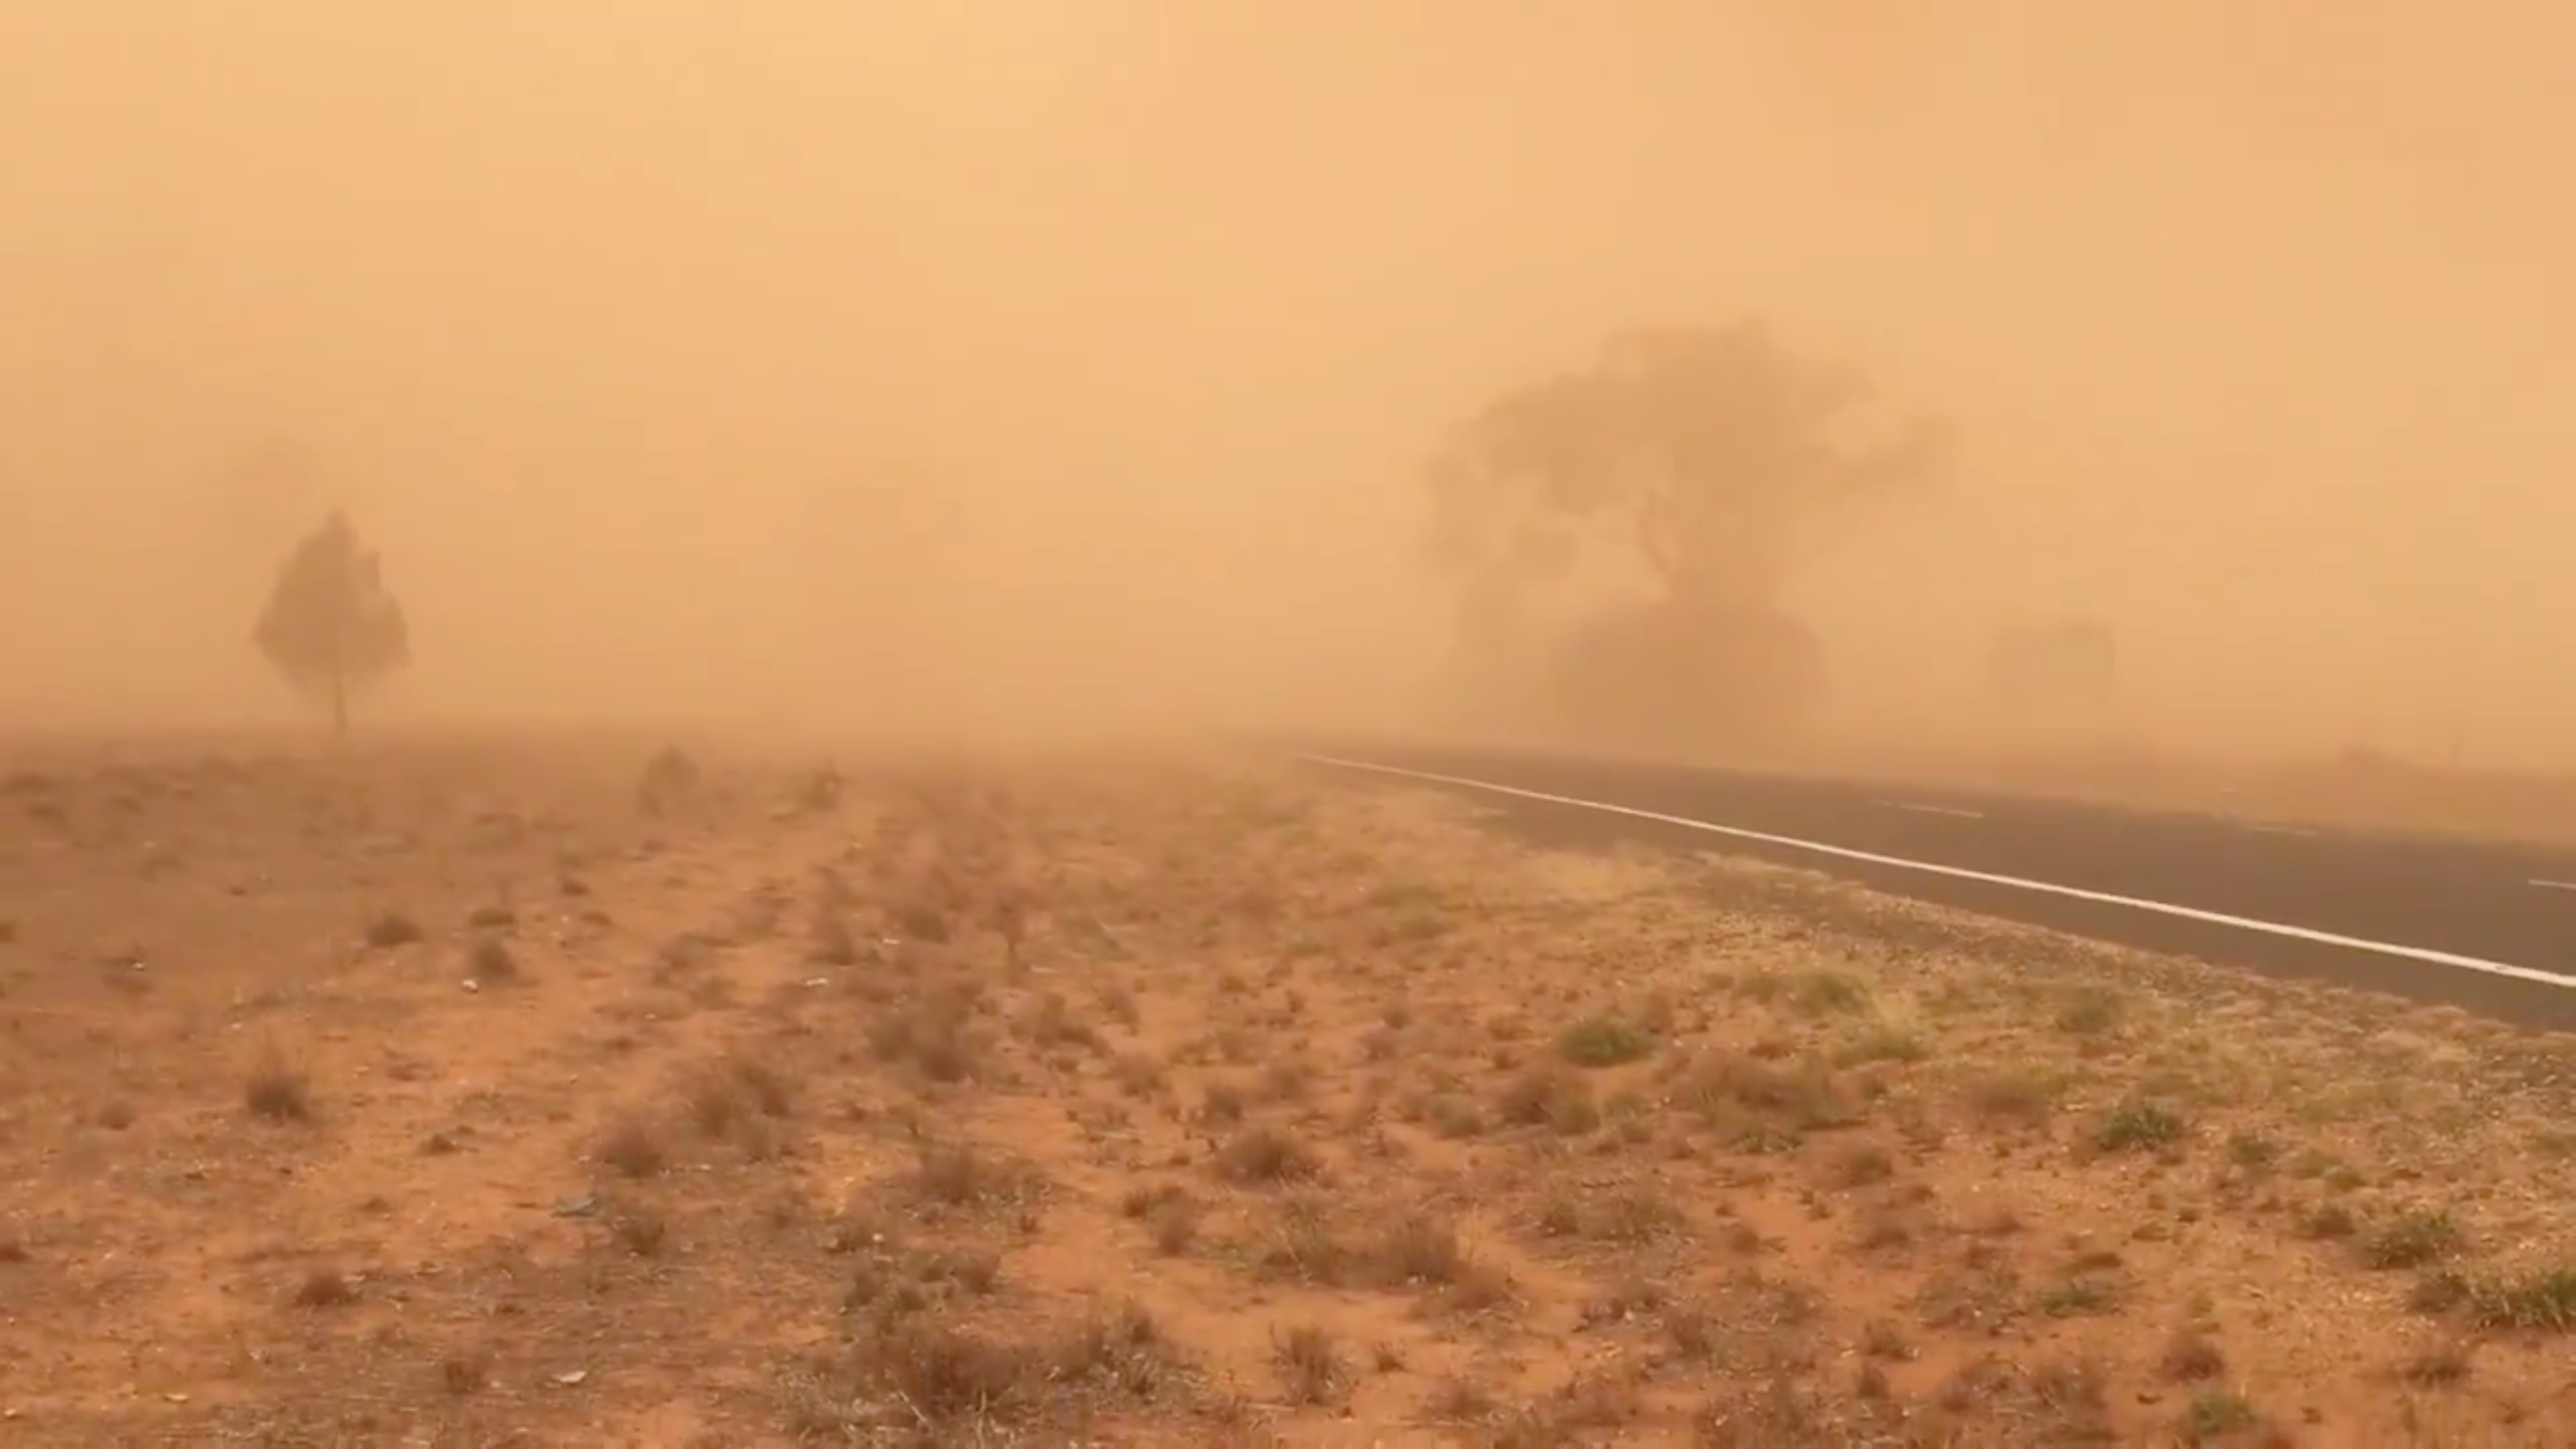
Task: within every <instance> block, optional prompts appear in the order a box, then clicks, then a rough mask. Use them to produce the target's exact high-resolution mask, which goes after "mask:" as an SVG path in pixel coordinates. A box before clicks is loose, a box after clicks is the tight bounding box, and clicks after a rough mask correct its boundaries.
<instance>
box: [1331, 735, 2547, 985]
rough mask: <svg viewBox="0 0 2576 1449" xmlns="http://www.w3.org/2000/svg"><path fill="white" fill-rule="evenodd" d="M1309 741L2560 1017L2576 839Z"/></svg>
mask: <svg viewBox="0 0 2576 1449" xmlns="http://www.w3.org/2000/svg"><path fill="white" fill-rule="evenodd" d="M1307 758H1308V759H1309V761H1310V762H1312V763H1315V764H1317V765H1319V766H1320V767H1324V768H1330V769H1333V770H1335V771H1337V772H1339V773H1344V774H1354V775H1360V776H1363V777H1365V776H1369V775H1372V774H1373V775H1375V777H1377V778H1382V779H1383V778H1402V779H1406V780H1409V781H1410V782H1411V783H1415V784H1431V785H1437V786H1439V787H1440V788H1444V789H1452V790H1461V791H1467V792H1469V793H1473V794H1476V795H1479V796H1481V797H1482V798H1484V799H1485V800H1486V801H1487V802H1488V803H1491V804H1496V805H1500V806H1504V807H1506V809H1507V813H1508V815H1509V816H1510V818H1511V819H1513V820H1514V821H1516V822H1518V824H1519V825H1520V826H1521V827H1522V828H1523V829H1525V830H1527V831H1529V832H1531V833H1532V834H1534V835H1537V836H1540V837H1543V838H1548V839H1551V840H1555V841H1571V842H1581V841H1594V840H1603V839H1612V838H1625V839H1638V840H1645V841H1651V842H1659V843H1665V844H1671V845H1677V846H1683V847H1687V848H1691V849H1697V850H1720V851H1725V852H1728V853H1733V854H1741V855H1750V856H1755V857H1758V858H1762V859H1766V860H1772V861H1777V862H1780V863H1782V864H1788V865H1798V866H1803V867H1807V868H1810V869H1816V870H1822V871H1825V872H1828V873H1830V874H1833V875H1836V876H1841V877H1844V878H1846V879H1850V880H1854V881H1858V882H1860V883H1862V884H1865V885H1867V886H1870V887H1872V888H1874V889H1877V890H1881V891H1886V892H1889V893H1892V894H1898V895H1904V896H1910V897H1913V898H1915V899H1919V900H1925V901H1930V902H1934V903H1937V904H1940V905H1945V906H1953V907H1958V908H1961V909H1965V910H1970V911H1976V912H1980V913H1982V914H1985V915H1989V916H1998V917H2004V918H2007V919H2011V920H2017V921H2024V922H2028V923H2031V924H2034V925H2040V926H2046V927H2050V928H2053V929H2057V930H2063V931H2068V932H2071V933H2074V934H2077V935H2082V936H2088V937H2092V938H2095V939H2099V940H2107V941H2116V942H2120V943H2123V944H2127V945H2134V946H2142V947H2145V948H2148V949H2150V950H2157V951H2171V952H2179V953H2182V954H2187V955H2192V956H2197V957H2200V958H2202V959H2205V960H2209V961H2213V962H2219V963H2223V964H2231V965H2238V966H2242V967H2246V968H2249V969H2253V970H2259V971H2264V972H2268V973H2273V974H2277V975H2283V976H2292V977H2302V978H2309V979H2323V980H2329V981H2335V982H2340V983H2342V984H2345V985H2350V986H2355V987H2360V988H2364V989H2369V990H2377V991H2389V992H2395V993H2398V994H2401V995H2405V996H2409V997H2413V998H2415V999H2418V1000H2423V1001H2430V1002H2437V1003H2442V1004H2447V1005H2454V1006H2458V1007H2461V1008H2463V1009H2466V1010H2470V1011H2474V1012H2477V1013H2479V1014H2480V1015H2485V1016H2491V1017H2496V1018H2500V1019H2503V1020H2506V1021H2511V1022H2515V1023H2517V1024H2521V1025H2526V1026H2533V1027H2546V1028H2552V1029H2576V848H2555V849H2554V848H2551V847H2548V846H2541V845H2525V844H2514V843H2506V842H2493V843H2490V842H2480V841H2463V840H2458V839H2448V838H2432V837H2420V836H2405V835H2394V834H2383V833H2364V832H2356V831H2342V830H2330V829H2319V828H2307V827H2298V826H2283V825H2269V824H2263V823H2260V822H2250V821H2243V820H2234V819H2227V818H2222V817H2215V816H2206V815H2190V814H2160V813H2154V812H2149V811H2142V810H2135V809H2125V808H2120V807H2116V806H2107V805H2095V804H2086V803H2081V802H2075V801H2066V800H2053V799H2044V798H2037V797H2029V796H2015V795H2004V794H1992V793H1983V792H1967V791H1960V790H1955V789H1933V788H1927V787H1922V786H1913V785H1903V784H1897V783H1892V782H1873V781H1867V780H1831V779H1817V778H1810V777H1803V776H1784V775H1763V774H1754V773H1745V772H1737V771H1727V770H1715V769H1705V768H1698V767H1685V766H1671V765H1655V764H1640V763H1633V762H1613V761H1603V760H1589V759H1575V758H1568V757H1562V756H1549V755H1537V754H1527V753H1519V752H1506V751H1500V750H1491V749H1474V748H1452V747H1440V748H1426V747H1423V746H1420V745H1405V746H1393V745H1364V744H1358V743H1352V742H1342V743H1339V744H1321V745H1314V746H1310V749H1309V753H1308V755H1307ZM1363 766H1374V767H1378V768H1377V769H1376V770H1374V771H1372V770H1368V769H1364V768H1357V767H1363ZM1389 772H1395V773H1393V774H1390V773H1389ZM1425 776H1434V777H1442V778H1437V779H1426V778H1424V777H1425ZM1533 796H1547V797H1555V798H1550V799H1538V798H1532V797H1533ZM1605 806H1606V807H1610V808H1608V809H1603V808H1596V807H1605ZM1648 816H1653V817H1662V818H1647V817H1648ZM1705 827H1717V829H1716V830H1711V829H1709V828H1705Z"/></svg>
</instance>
